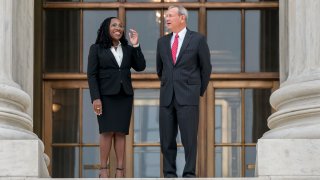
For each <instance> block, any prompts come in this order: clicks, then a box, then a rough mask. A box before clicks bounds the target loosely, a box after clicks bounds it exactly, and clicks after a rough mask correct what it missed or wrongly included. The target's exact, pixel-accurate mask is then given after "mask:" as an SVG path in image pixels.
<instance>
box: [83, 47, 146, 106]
mask: <svg viewBox="0 0 320 180" xmlns="http://www.w3.org/2000/svg"><path fill="white" fill-rule="evenodd" d="M122 51H123V59H122V63H121V66H120V67H119V65H118V63H117V61H116V59H115V57H114V55H113V54H112V52H111V50H110V49H106V48H103V47H101V46H100V45H99V44H93V45H91V47H90V52H89V57H88V69H87V76H88V83H89V89H90V95H91V100H92V101H93V100H95V99H100V96H101V95H114V94H117V93H119V91H120V88H121V84H122V85H123V89H124V92H125V93H126V94H128V95H133V88H132V83H131V72H130V69H131V68H133V69H134V70H136V71H143V70H144V69H145V68H146V61H145V59H144V56H143V54H142V51H141V48H140V46H139V47H136V48H134V47H132V46H129V45H126V46H122Z"/></svg>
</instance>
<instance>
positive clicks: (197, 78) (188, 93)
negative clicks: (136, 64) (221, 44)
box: [157, 29, 212, 106]
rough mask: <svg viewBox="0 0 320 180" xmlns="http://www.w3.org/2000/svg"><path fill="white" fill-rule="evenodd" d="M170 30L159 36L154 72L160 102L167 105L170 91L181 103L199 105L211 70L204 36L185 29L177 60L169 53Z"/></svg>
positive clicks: (170, 96) (161, 104) (169, 99)
mask: <svg viewBox="0 0 320 180" xmlns="http://www.w3.org/2000/svg"><path fill="white" fill-rule="evenodd" d="M172 35H173V33H170V34H168V35H166V36H163V37H162V38H160V39H159V40H158V46H157V74H158V76H159V78H160V80H161V89H160V106H168V105H170V103H171V101H172V96H173V92H174V93H175V94H174V95H175V98H176V100H177V103H178V104H180V105H199V97H200V96H202V95H203V94H204V92H205V90H206V88H207V86H208V83H209V80H210V74H211V69H212V66H211V63H210V53H209V47H208V45H207V43H206V38H205V37H204V36H203V35H201V34H199V33H197V32H194V31H190V30H189V29H187V32H186V35H185V37H184V41H183V43H182V46H181V49H180V52H179V55H178V58H177V61H176V64H175V65H174V64H173V61H172V55H171V43H170V41H171V37H172Z"/></svg>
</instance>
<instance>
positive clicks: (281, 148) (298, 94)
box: [257, 0, 320, 176]
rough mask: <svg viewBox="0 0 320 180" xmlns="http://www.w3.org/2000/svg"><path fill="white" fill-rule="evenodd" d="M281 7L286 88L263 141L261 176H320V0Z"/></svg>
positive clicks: (277, 96)
mask: <svg viewBox="0 0 320 180" xmlns="http://www.w3.org/2000/svg"><path fill="white" fill-rule="evenodd" d="M279 5H280V7H279V10H280V13H279V14H280V88H279V89H278V90H276V91H275V92H274V93H273V94H272V95H271V98H270V103H271V105H272V107H273V108H274V109H275V110H276V112H275V113H273V114H272V115H271V116H270V117H269V118H268V126H269V128H270V131H268V132H266V133H265V134H264V135H263V137H262V139H260V140H259V142H258V146H257V147H258V151H257V153H258V154H257V160H258V162H259V164H258V166H257V170H258V175H268V176H270V175H271V176H272V175H282V176H285V175H296V176H320V164H319V160H320V158H319V157H320V141H319V139H320V23H319V20H320V10H319V9H320V1H319V0H280V1H279ZM267 161H269V163H271V164H269V165H267V163H266V162H267ZM279 162H280V163H279Z"/></svg>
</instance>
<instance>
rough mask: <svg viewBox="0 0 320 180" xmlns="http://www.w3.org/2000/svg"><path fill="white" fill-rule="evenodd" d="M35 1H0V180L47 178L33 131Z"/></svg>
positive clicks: (45, 168) (42, 151)
mask: <svg viewBox="0 0 320 180" xmlns="http://www.w3.org/2000/svg"><path fill="white" fill-rule="evenodd" d="M33 8H34V2H33V0H23V1H21V0H0V177H4V176H6V177H48V170H47V167H46V164H48V162H49V161H48V158H47V156H46V155H45V154H44V145H43V143H42V142H41V140H40V139H39V138H38V137H37V135H36V134H34V133H33V132H32V130H33V120H32V100H31V97H32V96H33V50H34V49H33V38H34V34H33V33H34V31H33V27H34V24H33V19H34V17H33V16H34V9H33Z"/></svg>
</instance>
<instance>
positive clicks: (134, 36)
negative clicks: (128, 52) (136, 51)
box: [129, 29, 139, 45]
mask: <svg viewBox="0 0 320 180" xmlns="http://www.w3.org/2000/svg"><path fill="white" fill-rule="evenodd" d="M129 39H130V42H131V44H132V45H137V44H138V42H139V35H138V32H137V31H135V30H134V29H130V30H129Z"/></svg>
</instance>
